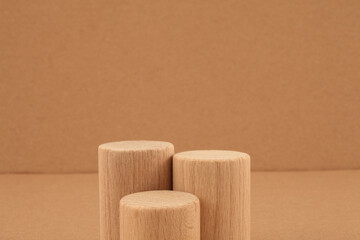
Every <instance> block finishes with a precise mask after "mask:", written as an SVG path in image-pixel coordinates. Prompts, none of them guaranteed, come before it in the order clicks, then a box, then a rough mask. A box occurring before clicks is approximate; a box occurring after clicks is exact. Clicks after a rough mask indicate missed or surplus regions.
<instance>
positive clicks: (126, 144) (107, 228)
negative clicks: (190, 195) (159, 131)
mask: <svg viewBox="0 0 360 240" xmlns="http://www.w3.org/2000/svg"><path fill="white" fill-rule="evenodd" d="M173 154H174V146H173V145H172V144H171V143H167V142H158V141H123V142H115V143H106V144H102V145H100V146H99V190H100V239H101V240H118V239H119V237H120V233H119V201H120V199H121V198H122V197H123V196H125V195H127V194H130V193H134V192H140V191H147V190H164V189H165V190H166V189H171V158H172V155H173Z"/></svg>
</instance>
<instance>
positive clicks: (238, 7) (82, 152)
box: [0, 0, 360, 172]
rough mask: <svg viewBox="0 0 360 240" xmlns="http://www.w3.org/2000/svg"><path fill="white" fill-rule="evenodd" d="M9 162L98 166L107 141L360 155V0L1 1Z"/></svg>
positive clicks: (281, 160)
mask: <svg viewBox="0 0 360 240" xmlns="http://www.w3.org/2000/svg"><path fill="white" fill-rule="evenodd" d="M0 12H1V14H0V153H1V155H0V172H95V171H97V146H98V145H99V144H101V143H104V142H109V141H116V140H125V139H152V140H165V141H170V142H172V143H174V144H175V147H176V151H183V150H191V149H210V148H211V149H234V150H240V151H244V152H247V153H249V154H251V156H252V168H253V169H255V170H287V169H296V170H299V169H335V168H345V169H346V168H360V151H359V149H360V120H359V119H360V46H359V43H360V1H350V0H347V1H341V0H321V1H303V0H295V1H287V0H281V1H280V0H275V1H265V0H264V1H238V0H237V1H230V0H225V1H187V0H185V1H168V0H160V1H145V0H142V1H138V0H135V1H79V0H75V1H74V0H65V1H64V0H54V1H25V0H23V1H12V0H3V1H1V2H0Z"/></svg>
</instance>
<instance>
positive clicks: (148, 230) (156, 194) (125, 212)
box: [120, 191, 200, 240]
mask: <svg viewBox="0 0 360 240" xmlns="http://www.w3.org/2000/svg"><path fill="white" fill-rule="evenodd" d="M120 239H121V240H170V239H171V240H200V206H199V199H198V198H197V197H196V196H194V195H192V194H190V193H184V192H176V191H149V192H139V193H134V194H130V195H127V196H125V197H123V198H122V199H121V201H120Z"/></svg>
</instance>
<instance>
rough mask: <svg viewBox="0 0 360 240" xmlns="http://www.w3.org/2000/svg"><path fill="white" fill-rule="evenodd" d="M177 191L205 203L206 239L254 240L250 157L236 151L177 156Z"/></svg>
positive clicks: (175, 166) (175, 160) (204, 224)
mask: <svg viewBox="0 0 360 240" xmlns="http://www.w3.org/2000/svg"><path fill="white" fill-rule="evenodd" d="M173 188H174V190H176V191H184V192H189V193H193V194H194V195H196V196H197V197H199V199H200V204H201V239H202V240H225V239H226V240H250V156H249V155H247V154H246V153H240V152H235V151H218V150H210V151H206V150H204V151H189V152H182V153H178V154H175V155H174V160H173Z"/></svg>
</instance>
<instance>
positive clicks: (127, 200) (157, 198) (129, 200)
mask: <svg viewBox="0 0 360 240" xmlns="http://www.w3.org/2000/svg"><path fill="white" fill-rule="evenodd" d="M198 201H199V199H198V198H197V197H196V196H195V195H193V194H191V193H185V192H177V191H166V190H165V191H147V192H138V193H133V194H130V195H127V196H125V197H123V198H122V199H121V201H120V203H121V204H122V205H126V206H133V207H145V208H174V207H182V206H187V205H189V204H192V203H195V202H198Z"/></svg>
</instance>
